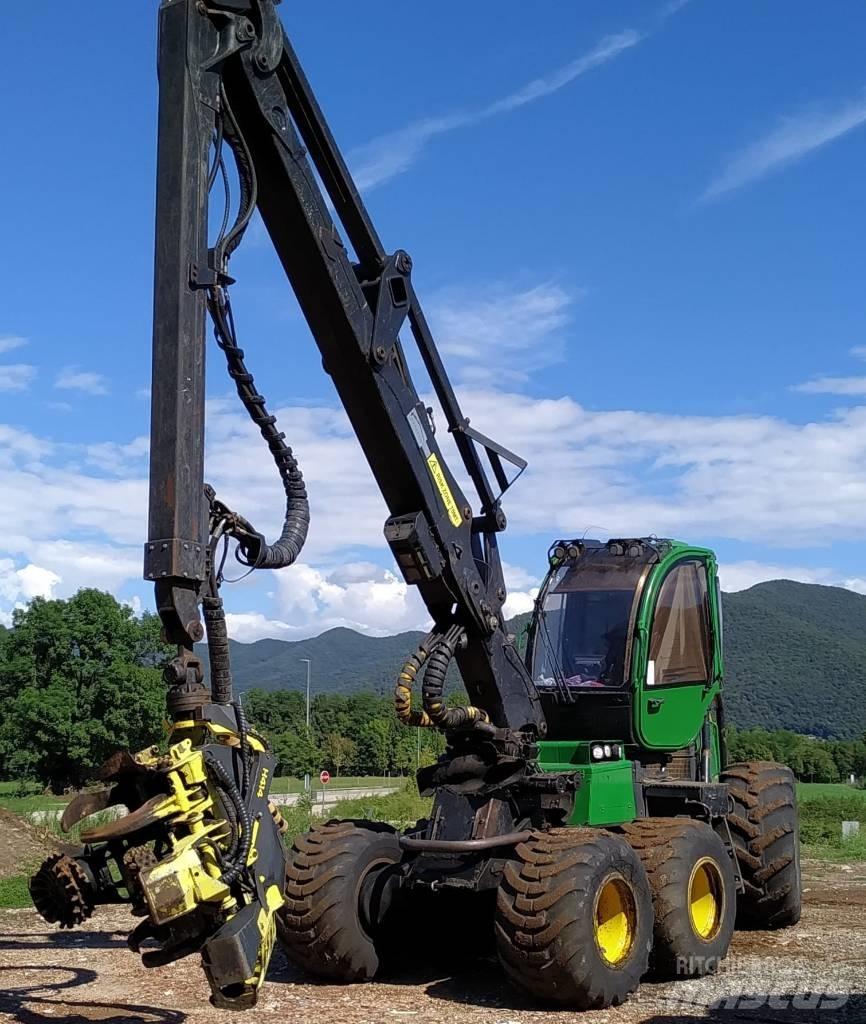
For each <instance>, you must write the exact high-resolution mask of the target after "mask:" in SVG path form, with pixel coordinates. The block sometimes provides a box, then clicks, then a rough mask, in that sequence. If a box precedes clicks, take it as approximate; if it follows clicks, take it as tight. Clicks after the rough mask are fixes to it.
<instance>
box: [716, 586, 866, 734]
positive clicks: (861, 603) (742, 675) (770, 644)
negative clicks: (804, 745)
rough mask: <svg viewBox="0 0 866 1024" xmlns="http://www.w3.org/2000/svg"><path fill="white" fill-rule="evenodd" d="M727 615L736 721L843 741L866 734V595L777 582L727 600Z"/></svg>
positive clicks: (730, 697)
mask: <svg viewBox="0 0 866 1024" xmlns="http://www.w3.org/2000/svg"><path fill="white" fill-rule="evenodd" d="M724 615H725V624H724V628H725V661H726V670H727V680H726V682H727V711H728V717H729V718H730V719H731V721H733V722H735V723H736V724H737V725H739V726H742V727H744V728H745V727H748V726H753V725H762V726H764V727H766V728H769V729H791V730H793V731H794V732H801V733H805V734H807V735H814V736H824V737H831V736H832V737H838V738H841V739H853V738H854V737H857V736H861V735H862V734H863V732H864V731H866V597H864V596H863V595H861V594H855V593H853V592H852V591H850V590H843V589H842V588H841V587H822V586H817V585H816V584H811V583H794V582H792V581H791V580H773V581H772V582H769V583H759V584H758V585H757V586H755V587H751V588H750V589H749V590H743V591H740V592H739V593H737V594H725V598H724Z"/></svg>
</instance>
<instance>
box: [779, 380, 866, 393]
mask: <svg viewBox="0 0 866 1024" xmlns="http://www.w3.org/2000/svg"><path fill="white" fill-rule="evenodd" d="M794 391H802V392H804V393H806V394H813V395H866V377H815V378H814V379H813V380H807V381H805V382H804V383H802V384H796V385H794Z"/></svg>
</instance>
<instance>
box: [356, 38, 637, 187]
mask: <svg viewBox="0 0 866 1024" xmlns="http://www.w3.org/2000/svg"><path fill="white" fill-rule="evenodd" d="M643 38H644V36H643V35H642V34H641V33H640V32H637V31H635V30H633V29H628V30H627V31H625V32H619V33H617V34H616V35H610V36H605V37H604V39H602V40H601V41H600V42H599V43H597V44H596V46H595V47H593V49H592V50H590V51H589V52H588V53H585V54H583V55H582V56H580V57H577V58H576V59H575V60H573V61H570V62H569V63H568V64H565V65H563V66H562V67H560V68H557V69H556V70H554V71H551V72H550V73H549V74H547V75H543V76H541V77H540V78H536V79H533V80H532V81H531V82H527V83H526V85H523V86H521V87H520V88H519V89H515V90H514V92H510V93H508V95H506V96H502V97H501V98H500V99H498V100H494V101H493V102H492V103H489V104H487V106H485V107H481V108H479V109H476V110H463V111H453V112H451V113H448V114H443V115H441V116H437V117H428V118H424V119H422V120H419V121H413V122H412V123H411V124H408V125H406V126H405V127H404V128H399V129H397V130H396V131H393V132H387V133H385V134H384V135H379V136H377V137H376V138H375V139H372V140H371V141H370V142H368V143H366V144H365V145H363V146H359V147H357V148H356V149H354V150H353V151H352V152H350V153H349V166H350V167H351V168H352V169H353V174H354V178H355V182H356V184H357V185H358V187H359V188H360V189H364V190H367V191H369V190H370V189H372V188H375V187H376V186H377V185H382V184H384V183H385V182H386V181H390V180H391V179H392V178H395V177H397V175H399V174H403V173H404V172H405V171H406V170H408V168H409V167H411V166H412V164H413V163H414V162H415V161H416V160H417V159H418V157H419V156H420V155H421V153H422V151H423V150H424V148H425V147H426V146H427V144H428V143H429V142H430V141H431V140H432V139H435V138H436V137H437V136H440V135H445V134H447V133H448V132H452V131H454V130H456V129H458V128H465V127H467V126H469V125H474V124H478V123H479V122H481V121H486V120H487V119H488V118H492V117H497V116H499V115H501V114H506V113H510V112H511V111H513V110H517V109H518V108H519V107H525V106H526V105H527V104H529V103H535V102H536V101H537V100H540V99H542V98H543V97H545V96H550V95H551V94H552V93H555V92H558V91H559V90H560V89H562V88H564V87H565V86H566V85H568V84H569V83H571V82H573V81H574V80H575V79H576V78H579V77H580V76H581V75H584V74H586V72H587V71H591V70H592V69H593V68H596V67H599V66H600V65H602V64H606V63H607V62H608V61H610V60H613V59H614V58H615V57H618V56H619V55H620V54H621V53H624V52H625V51H626V50H628V49H630V48H631V47H632V46H635V45H636V44H637V43H639V42H640V41H641V40H642V39H643Z"/></svg>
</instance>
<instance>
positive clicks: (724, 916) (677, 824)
mask: <svg viewBox="0 0 866 1024" xmlns="http://www.w3.org/2000/svg"><path fill="white" fill-rule="evenodd" d="M619 831H621V832H622V834H623V835H624V836H625V838H626V839H627V840H628V842H629V844H630V845H631V847H632V848H633V849H634V850H635V852H636V853H637V855H638V856H639V857H640V859H641V863H642V864H643V866H644V868H645V869H646V873H647V878H648V879H649V885H650V891H651V893H652V900H653V911H654V912H655V924H654V929H653V950H652V954H651V956H650V968H651V970H652V973H653V975H654V976H655V977H657V978H696V977H700V976H702V975H705V974H713V973H715V971H717V970H718V968H719V964H720V963H721V961H722V960H723V959H724V958H725V957H726V956H727V953H728V946H729V945H730V942H731V936H732V935H733V932H734V921H735V918H736V914H737V892H736V882H735V879H734V864H733V861H732V860H731V856H730V854H729V853H728V851H727V849H726V848H725V844H724V843H723V842H722V840H721V838H720V837H719V836H718V835H717V834H716V833H715V832H714V831H713V829H712V828H710V826H709V825H706V824H704V822H702V821H691V820H689V819H688V818H642V819H639V820H638V821H633V822H631V824H628V825H623V826H622V827H621V829H620V830H619Z"/></svg>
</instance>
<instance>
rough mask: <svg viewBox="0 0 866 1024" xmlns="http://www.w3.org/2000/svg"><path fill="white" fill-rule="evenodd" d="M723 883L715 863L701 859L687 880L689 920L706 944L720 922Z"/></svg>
mask: <svg viewBox="0 0 866 1024" xmlns="http://www.w3.org/2000/svg"><path fill="white" fill-rule="evenodd" d="M723 900H724V883H723V882H722V876H721V874H720V872H719V869H718V866H717V865H716V863H715V862H714V861H713V860H711V859H710V858H709V857H703V858H701V860H699V861H698V862H697V864H695V866H694V867H693V868H692V874H691V877H690V879H689V920H690V921H691V923H692V928H693V929H694V931H695V934H696V935H697V936H698V937H699V938H701V939H703V940H704V941H705V942H708V941H709V940H710V939H713V938H715V936H716V934H717V933H718V931H719V926H720V924H721V920H722V902H723Z"/></svg>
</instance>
